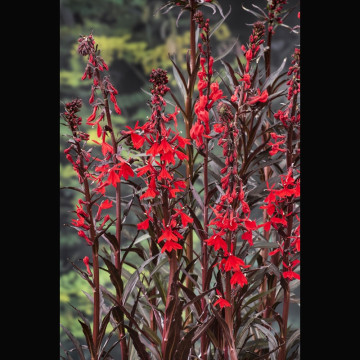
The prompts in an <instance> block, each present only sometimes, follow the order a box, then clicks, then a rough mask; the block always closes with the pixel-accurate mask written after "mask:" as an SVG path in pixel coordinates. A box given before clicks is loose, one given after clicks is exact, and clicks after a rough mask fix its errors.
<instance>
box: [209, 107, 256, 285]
mask: <svg viewBox="0 0 360 360" xmlns="http://www.w3.org/2000/svg"><path fill="white" fill-rule="evenodd" d="M217 112H218V114H219V119H220V122H219V123H217V124H215V125H214V130H215V131H216V132H218V133H219V134H220V138H219V140H218V145H219V146H221V147H222V148H223V155H224V157H225V167H224V168H223V169H222V170H221V175H222V178H221V187H222V189H223V195H222V196H221V198H220V201H219V202H218V203H217V204H216V206H215V207H214V208H213V211H214V214H215V217H214V218H213V219H212V220H211V221H210V225H213V226H214V228H213V235H212V236H211V237H210V238H209V239H207V240H205V241H206V243H207V245H209V246H213V247H214V250H215V251H219V250H220V249H221V250H222V252H221V256H222V260H221V261H220V263H219V268H220V269H221V270H222V271H225V272H228V271H232V272H233V274H232V277H231V280H230V284H231V286H235V285H236V284H238V285H240V286H244V285H245V284H247V279H246V277H245V275H244V274H243V273H242V271H241V268H247V267H249V265H246V264H245V262H244V261H243V260H242V259H240V258H239V257H237V256H235V255H234V253H235V246H236V239H237V233H238V232H239V230H242V232H243V233H242V236H241V239H242V240H245V241H247V242H248V243H249V244H250V245H253V230H256V229H257V228H258V226H257V225H256V222H255V221H253V220H251V219H250V207H249V205H248V203H247V202H246V200H245V193H244V190H243V184H242V181H241V179H240V178H239V176H238V165H237V164H238V139H239V129H238V126H237V124H236V122H235V121H234V120H235V117H234V115H233V114H232V113H231V108H230V106H229V105H228V104H226V103H224V102H220V103H219V104H218V106H217Z"/></svg>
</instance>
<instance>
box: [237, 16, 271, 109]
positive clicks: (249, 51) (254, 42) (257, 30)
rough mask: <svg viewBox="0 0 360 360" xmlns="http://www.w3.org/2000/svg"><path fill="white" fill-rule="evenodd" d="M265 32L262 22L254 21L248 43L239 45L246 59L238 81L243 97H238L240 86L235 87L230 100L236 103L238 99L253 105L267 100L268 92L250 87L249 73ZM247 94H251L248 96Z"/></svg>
mask: <svg viewBox="0 0 360 360" xmlns="http://www.w3.org/2000/svg"><path fill="white" fill-rule="evenodd" d="M264 33H265V27H264V24H263V23H262V22H261V21H258V22H256V23H255V24H254V25H253V30H252V34H251V35H250V37H249V43H248V44H247V47H246V46H245V45H242V46H241V50H242V51H243V53H244V56H245V59H246V65H245V69H244V73H243V74H242V75H241V78H240V80H239V81H240V82H243V84H244V85H243V92H242V93H243V97H242V98H241V99H240V94H239V91H240V86H237V87H236V88H235V91H234V94H233V95H232V96H231V99H230V100H231V101H232V102H234V103H236V102H238V101H240V102H241V103H245V102H247V104H248V105H254V104H256V103H258V102H260V103H266V101H267V100H268V92H267V90H266V89H265V90H264V91H263V92H261V91H260V89H257V91H256V92H255V93H254V90H253V89H251V74H250V65H251V62H253V61H254V60H255V59H256V56H257V55H258V53H259V50H260V45H261V44H262V43H263V42H264V39H262V38H263V36H264ZM248 93H249V95H252V96H250V97H249V98H248Z"/></svg>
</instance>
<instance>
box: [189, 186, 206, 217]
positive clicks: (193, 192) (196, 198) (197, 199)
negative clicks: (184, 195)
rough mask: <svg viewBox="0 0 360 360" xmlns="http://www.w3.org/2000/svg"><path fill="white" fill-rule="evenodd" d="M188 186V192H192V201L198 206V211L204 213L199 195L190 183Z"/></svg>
mask: <svg viewBox="0 0 360 360" xmlns="http://www.w3.org/2000/svg"><path fill="white" fill-rule="evenodd" d="M189 185H190V190H191V192H192V194H193V196H194V199H195V200H196V202H197V203H198V205H199V206H200V209H201V210H202V211H204V203H203V202H202V200H201V197H200V195H199V193H198V192H197V191H196V190H195V188H194V185H193V184H192V183H191V182H190V183H189Z"/></svg>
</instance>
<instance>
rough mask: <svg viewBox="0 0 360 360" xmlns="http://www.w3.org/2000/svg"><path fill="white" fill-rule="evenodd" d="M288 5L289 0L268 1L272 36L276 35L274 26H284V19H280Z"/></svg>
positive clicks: (269, 29) (269, 25)
mask: <svg viewBox="0 0 360 360" xmlns="http://www.w3.org/2000/svg"><path fill="white" fill-rule="evenodd" d="M286 3H287V0H268V1H267V6H266V8H267V10H268V18H267V19H266V20H267V22H268V31H269V32H270V33H272V34H275V31H274V26H275V25H276V24H282V22H283V21H282V18H281V17H280V15H281V12H282V10H283V7H284V5H285V4H286Z"/></svg>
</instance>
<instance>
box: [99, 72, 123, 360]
mask: <svg viewBox="0 0 360 360" xmlns="http://www.w3.org/2000/svg"><path fill="white" fill-rule="evenodd" d="M95 74H96V76H97V78H98V82H99V84H100V90H101V93H102V96H103V100H104V108H105V115H106V121H107V125H108V127H109V128H110V130H109V132H110V137H111V144H112V147H113V152H114V155H113V160H114V162H115V163H117V162H118V160H117V158H116V154H117V143H116V139H115V134H114V130H113V126H112V121H111V114H110V108H109V100H108V95H107V92H106V90H105V87H104V83H103V81H101V77H100V71H99V70H98V69H96V70H95ZM115 206H116V230H115V236H116V239H117V244H118V248H117V249H116V250H115V254H114V255H115V267H116V269H117V270H118V272H119V275H120V276H119V277H120V279H121V284H120V285H121V287H120V289H118V291H116V300H117V301H118V302H119V303H121V301H122V291H123V283H122V277H121V259H120V248H121V230H122V225H121V181H119V182H118V183H117V184H116V205H115ZM119 314H121V319H120V324H119V326H118V329H119V338H120V339H121V340H120V348H121V359H122V360H128V358H129V350H128V346H127V343H126V338H125V329H124V326H123V321H124V314H123V313H122V312H121V311H119Z"/></svg>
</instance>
